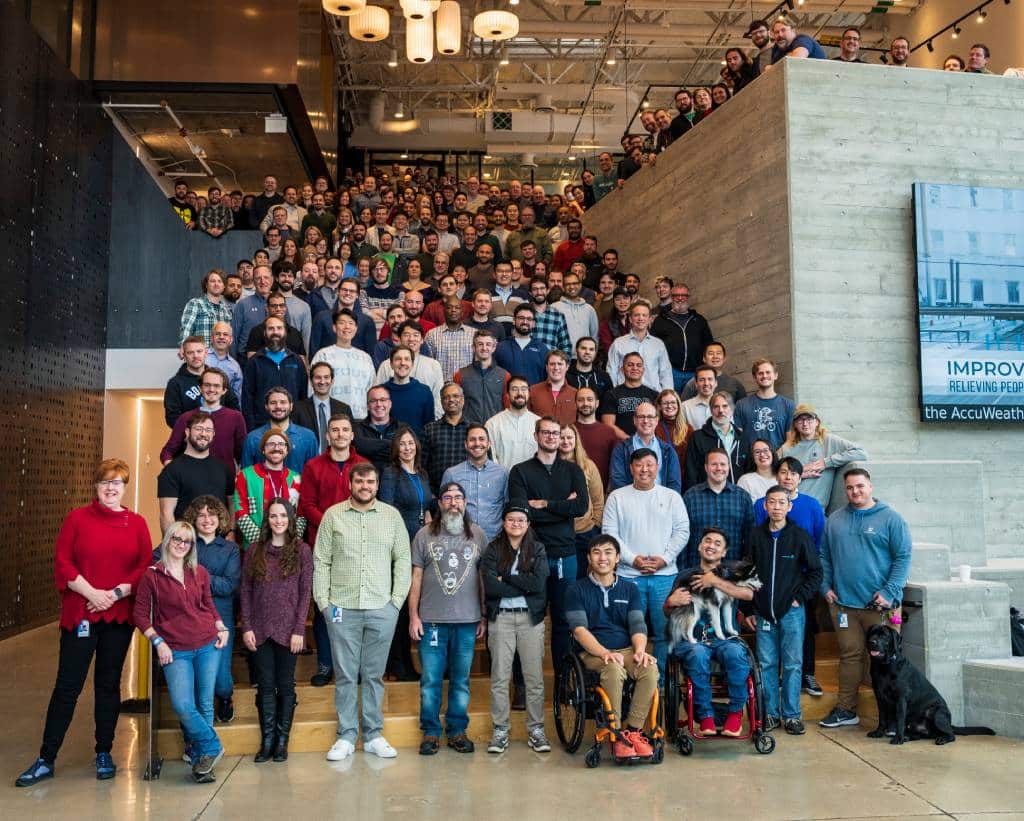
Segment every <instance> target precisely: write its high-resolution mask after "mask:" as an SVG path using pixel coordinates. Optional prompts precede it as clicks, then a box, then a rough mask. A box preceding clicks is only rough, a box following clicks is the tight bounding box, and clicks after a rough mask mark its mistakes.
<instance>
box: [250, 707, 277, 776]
mask: <svg viewBox="0 0 1024 821" xmlns="http://www.w3.org/2000/svg"><path fill="white" fill-rule="evenodd" d="M256 712H258V713H259V716H260V750H259V752H258V753H256V758H255V759H254V760H255V761H256V763H257V764H262V763H263V762H264V761H270V759H271V757H272V756H273V755H274V745H275V744H276V741H277V694H276V693H274V692H273V691H271V692H269V693H264V692H263V690H258V691H257V692H256Z"/></svg>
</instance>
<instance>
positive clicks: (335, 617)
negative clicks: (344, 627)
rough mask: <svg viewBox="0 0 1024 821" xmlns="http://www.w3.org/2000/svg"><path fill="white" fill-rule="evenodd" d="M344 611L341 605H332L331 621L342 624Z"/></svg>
mask: <svg viewBox="0 0 1024 821" xmlns="http://www.w3.org/2000/svg"><path fill="white" fill-rule="evenodd" d="M341 616H342V611H341V608H340V607H337V606H335V605H332V606H331V621H332V622H334V623H335V624H341Z"/></svg>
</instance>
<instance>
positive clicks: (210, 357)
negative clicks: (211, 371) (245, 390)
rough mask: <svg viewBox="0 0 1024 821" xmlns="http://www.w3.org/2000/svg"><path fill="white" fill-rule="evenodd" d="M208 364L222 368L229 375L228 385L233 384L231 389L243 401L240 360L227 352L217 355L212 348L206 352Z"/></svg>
mask: <svg viewBox="0 0 1024 821" xmlns="http://www.w3.org/2000/svg"><path fill="white" fill-rule="evenodd" d="M206 364H207V366H209V367H211V368H217V369H218V370H222V371H224V373H226V374H227V375H228V385H230V386H231V390H232V391H234V393H235V396H236V397H238V401H239V402H241V401H242V366H241V365H239V364H238V361H237V360H236V359H235V358H234V357H233V356H232V355H231V354H225V355H224V356H223V357H220V356H217V352H216V351H214V350H212V349H211V350H210V351H209V352H208V353H207V354H206Z"/></svg>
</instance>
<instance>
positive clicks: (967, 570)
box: [960, 564, 971, 582]
mask: <svg viewBox="0 0 1024 821" xmlns="http://www.w3.org/2000/svg"><path fill="white" fill-rule="evenodd" d="M970 580H971V566H970V565H969V564H962V565H960V581H962V582H969V581H970Z"/></svg>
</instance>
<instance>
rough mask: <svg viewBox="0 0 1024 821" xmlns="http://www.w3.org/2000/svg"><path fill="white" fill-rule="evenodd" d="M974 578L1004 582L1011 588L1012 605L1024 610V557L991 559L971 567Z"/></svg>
mask: <svg viewBox="0 0 1024 821" xmlns="http://www.w3.org/2000/svg"><path fill="white" fill-rule="evenodd" d="M971 578H972V579H983V580H988V581H995V582H1002V583H1003V584H1005V585H1007V586H1008V587H1009V588H1010V606H1011V607H1016V608H1017V609H1018V610H1021V611H1024V559H989V560H988V564H986V565H985V566H984V567H974V568H971Z"/></svg>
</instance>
